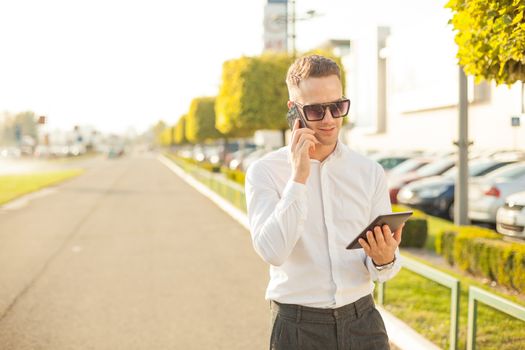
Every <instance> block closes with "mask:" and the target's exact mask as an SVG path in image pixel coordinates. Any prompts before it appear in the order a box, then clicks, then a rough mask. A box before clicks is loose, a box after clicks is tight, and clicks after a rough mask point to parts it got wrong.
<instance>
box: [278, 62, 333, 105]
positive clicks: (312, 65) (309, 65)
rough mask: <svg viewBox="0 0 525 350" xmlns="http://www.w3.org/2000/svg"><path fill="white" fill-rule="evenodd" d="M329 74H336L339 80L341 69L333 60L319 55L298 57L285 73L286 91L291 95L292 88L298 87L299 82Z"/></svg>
mask: <svg viewBox="0 0 525 350" xmlns="http://www.w3.org/2000/svg"><path fill="white" fill-rule="evenodd" d="M330 75H336V76H337V77H338V78H339V80H341V69H340V68H339V66H338V65H337V63H336V62H335V61H334V60H332V59H330V58H328V57H324V56H320V55H310V56H303V57H299V58H298V59H296V60H295V61H294V63H292V65H291V66H290V68H288V73H287V74H286V86H288V93H289V94H290V96H291V93H292V90H294V89H297V88H299V84H300V83H301V81H303V80H305V79H308V78H310V77H313V78H321V77H327V76H330Z"/></svg>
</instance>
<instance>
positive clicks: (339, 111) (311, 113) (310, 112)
mask: <svg viewBox="0 0 525 350" xmlns="http://www.w3.org/2000/svg"><path fill="white" fill-rule="evenodd" d="M294 103H295V104H296V105H298V106H299V107H301V109H302V110H303V115H304V116H305V117H306V120H308V121H311V122H315V121H319V120H323V118H324V116H325V115H326V110H327V109H330V114H332V117H334V118H342V117H345V116H347V115H348V111H349V110H350V100H349V99H347V98H343V99H341V100H339V101H335V102H330V103H315V104H311V105H303V104H300V103H298V102H294Z"/></svg>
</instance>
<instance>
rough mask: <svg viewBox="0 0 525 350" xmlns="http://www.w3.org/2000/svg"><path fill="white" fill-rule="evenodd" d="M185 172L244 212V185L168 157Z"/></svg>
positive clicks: (219, 174)
mask: <svg viewBox="0 0 525 350" xmlns="http://www.w3.org/2000/svg"><path fill="white" fill-rule="evenodd" d="M170 159H171V160H172V161H174V162H175V164H177V165H178V166H179V167H181V168H182V169H183V170H184V171H185V172H187V173H188V174H190V175H191V176H193V177H194V178H195V179H196V180H198V181H199V182H201V183H203V184H204V185H206V186H207V187H208V188H210V189H211V190H212V191H214V192H215V193H217V194H218V195H220V196H221V197H223V198H224V199H226V200H227V201H228V202H230V203H232V204H233V205H234V206H235V207H237V208H238V209H240V210H242V211H243V212H246V199H245V196H244V187H242V186H241V185H239V184H238V183H236V182H234V181H232V180H229V179H227V178H226V177H225V176H224V175H223V174H221V173H212V172H210V171H207V170H205V169H202V168H201V167H199V166H196V165H193V164H190V163H188V162H186V161H184V160H180V159H177V158H174V157H170Z"/></svg>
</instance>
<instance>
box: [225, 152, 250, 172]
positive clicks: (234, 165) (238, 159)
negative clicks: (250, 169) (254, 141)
mask: <svg viewBox="0 0 525 350" xmlns="http://www.w3.org/2000/svg"><path fill="white" fill-rule="evenodd" d="M256 150H257V148H254V147H247V148H244V149H240V150H238V151H237V152H233V153H232V154H231V157H230V159H231V160H230V162H229V163H227V165H228V167H229V168H230V169H231V170H236V169H239V170H240V169H241V166H242V161H243V160H244V158H246V157H247V156H249V155H250V154H251V153H253V152H255V151H256Z"/></svg>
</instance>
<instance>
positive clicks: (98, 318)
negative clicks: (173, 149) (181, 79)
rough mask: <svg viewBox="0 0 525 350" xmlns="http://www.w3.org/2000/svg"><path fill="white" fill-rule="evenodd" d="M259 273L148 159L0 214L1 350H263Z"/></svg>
mask: <svg viewBox="0 0 525 350" xmlns="http://www.w3.org/2000/svg"><path fill="white" fill-rule="evenodd" d="M267 279H268V271H267V266H266V265H265V264H264V262H262V260H261V259H260V258H259V257H258V256H257V255H256V254H255V253H254V251H253V249H252V247H251V242H250V239H249V235H248V234H247V232H246V230H245V229H244V228H243V227H242V226H241V225H239V224H238V223H237V222H236V221H234V220H233V219H231V218H230V217H229V216H228V215H227V214H225V213H224V212H223V211H222V210H221V209H219V208H218V207H217V206H216V205H215V204H214V203H212V202H211V201H209V200H208V199H207V198H205V197H204V196H202V195H200V194H198V193H197V192H196V191H195V190H194V189H193V188H191V187H190V186H189V185H187V184H186V183H185V182H183V181H182V180H181V179H180V178H179V177H177V176H175V175H174V174H173V173H172V172H171V171H170V170H169V169H168V168H166V167H165V166H164V165H163V164H161V163H160V162H159V161H158V160H157V159H155V158H154V157H153V156H147V155H143V156H130V157H124V158H121V159H116V160H106V159H99V160H98V163H96V164H94V165H93V166H92V167H90V169H89V170H88V171H87V172H86V173H85V174H84V175H82V176H80V177H78V178H75V179H73V180H71V181H69V182H67V183H64V184H62V185H60V186H58V188H57V190H56V191H50V194H49V195H47V196H43V197H39V198H36V199H34V200H32V201H31V202H29V204H28V205H26V206H25V207H22V208H17V209H15V210H8V209H2V208H0V349H2V350H10V349H13V350H14V349H16V350H25V349H53V350H60V349H68V350H69V349H97V350H98V349H111V350H116V349H126V350H128V349H265V348H267V339H268V337H269V330H268V321H269V319H268V317H269V314H268V305H267V303H266V302H265V300H264V289H265V287H266V283H267Z"/></svg>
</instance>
